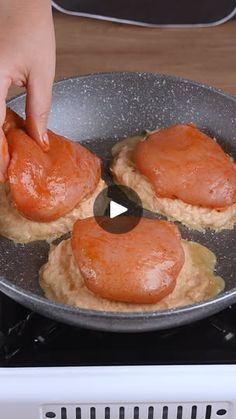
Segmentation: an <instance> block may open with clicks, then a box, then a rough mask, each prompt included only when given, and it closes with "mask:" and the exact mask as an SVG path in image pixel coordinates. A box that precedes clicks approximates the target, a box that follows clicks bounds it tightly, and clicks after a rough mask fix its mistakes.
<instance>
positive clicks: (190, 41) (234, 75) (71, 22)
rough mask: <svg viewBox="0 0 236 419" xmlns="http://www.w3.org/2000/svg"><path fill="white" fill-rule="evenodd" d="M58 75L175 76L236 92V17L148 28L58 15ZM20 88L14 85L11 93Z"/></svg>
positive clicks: (60, 76)
mask: <svg viewBox="0 0 236 419" xmlns="http://www.w3.org/2000/svg"><path fill="white" fill-rule="evenodd" d="M54 21H55V30H56V39H57V68H56V79H61V78H63V77H68V76H71V75H79V74H88V73H94V72H106V71H151V72H160V73H168V74H175V75H177V76H181V77H185V78H189V79H193V80H197V81H200V82H203V83H206V84H210V85H212V86H215V87H217V88H220V89H223V90H225V91H227V92H229V93H231V94H236V20H232V21H230V22H228V23H225V24H223V25H220V26H215V27H210V28H175V29H174V28H171V29H170V28H168V29H167V28H161V29H160V28H144V27H138V26H130V25H126V24H118V23H111V22H105V21H98V20H93V19H85V18H79V17H72V16H66V15H63V14H60V13H55V14H54ZM18 92H19V89H18V88H15V87H13V88H11V89H10V91H9V97H10V96H12V95H15V94H16V93H18Z"/></svg>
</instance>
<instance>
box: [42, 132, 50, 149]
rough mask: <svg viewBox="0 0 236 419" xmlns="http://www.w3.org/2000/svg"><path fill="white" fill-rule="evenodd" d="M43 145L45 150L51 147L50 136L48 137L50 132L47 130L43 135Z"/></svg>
mask: <svg viewBox="0 0 236 419" xmlns="http://www.w3.org/2000/svg"><path fill="white" fill-rule="evenodd" d="M42 145H43V149H44V150H45V151H47V150H48V149H49V138H48V134H47V133H46V132H45V133H44V134H43V136H42Z"/></svg>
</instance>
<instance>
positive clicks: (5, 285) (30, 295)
mask: <svg viewBox="0 0 236 419" xmlns="http://www.w3.org/2000/svg"><path fill="white" fill-rule="evenodd" d="M121 76H124V77H125V76H131V77H132V76H135V77H151V78H152V77H153V78H158V79H159V80H162V79H163V80H164V79H165V80H167V79H168V80H170V81H175V82H179V83H184V84H190V85H192V86H196V87H200V88H203V89H206V90H207V91H209V90H210V91H211V92H213V93H215V94H217V95H221V96H223V97H225V98H227V99H229V100H230V101H233V102H236V96H234V95H232V94H230V93H228V92H225V91H224V90H222V89H218V88H216V87H213V86H210V85H207V84H204V83H201V82H198V81H195V80H191V79H186V78H183V77H179V76H175V75H172V74H165V73H155V72H139V71H134V72H133V71H113V72H94V73H88V74H81V75H74V76H69V77H65V78H62V79H60V80H57V81H55V82H54V85H53V86H57V85H59V84H61V83H63V82H66V81H70V80H77V79H79V80H83V79H87V78H91V77H109V78H112V77H114V78H116V77H121ZM25 96H26V93H20V94H19V95H16V96H14V97H12V98H11V99H9V100H8V101H7V104H8V105H11V104H13V103H14V101H15V100H16V99H18V98H20V97H25ZM0 291H3V292H4V291H5V292H6V294H8V295H10V294H11V292H15V293H17V295H18V296H22V297H24V298H27V299H29V300H30V302H31V303H32V304H34V303H37V304H40V305H43V306H44V307H45V308H50V309H51V310H52V309H53V308H59V309H61V310H62V311H64V312H70V313H71V312H72V313H73V314H75V315H76V314H79V315H83V316H84V317H92V318H96V317H99V318H101V317H102V318H107V316H108V315H109V317H110V318H111V319H116V320H119V319H127V320H130V319H131V318H132V319H143V318H145V319H149V318H157V319H158V318H162V317H165V318H168V317H169V316H172V315H175V314H177V313H178V314H179V315H181V314H185V315H186V314H188V313H189V314H190V313H192V312H195V311H196V310H198V309H200V308H203V307H204V308H207V307H208V306H211V307H212V306H213V305H215V304H218V303H221V305H222V308H223V306H224V307H226V306H227V305H229V304H230V303H231V302H232V301H233V300H234V297H235V295H236V286H235V287H234V288H232V289H231V290H228V291H224V292H222V293H220V294H219V295H218V296H216V297H212V298H210V299H207V300H203V301H200V302H199V303H195V304H189V305H185V306H182V307H181V306H180V307H174V308H170V309H168V310H158V311H153V310H152V311H139V312H134V311H130V312H120V311H115V312H113V311H103V310H90V309H86V308H80V307H75V306H71V305H69V304H63V303H60V302H55V301H52V300H48V299H47V298H46V297H44V296H41V295H38V294H36V293H34V292H32V291H27V290H24V289H22V288H21V287H20V286H18V285H15V284H12V282H11V281H9V280H7V279H5V278H3V277H1V276H0Z"/></svg>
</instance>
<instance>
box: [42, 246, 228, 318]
mask: <svg viewBox="0 0 236 419" xmlns="http://www.w3.org/2000/svg"><path fill="white" fill-rule="evenodd" d="M182 244H183V248H184V252H185V263H184V266H183V268H182V270H181V272H180V274H179V277H178V279H177V284H176V287H175V289H174V291H173V292H172V293H171V294H169V295H168V296H167V297H165V298H163V300H161V301H160V302H158V303H156V304H130V303H120V302H114V301H109V300H106V299H104V298H101V297H99V296H97V295H95V294H93V293H92V292H91V291H89V290H88V289H87V287H86V286H85V284H84V281H83V279H82V276H81V274H80V271H79V268H78V267H77V264H76V262H75V258H74V255H73V253H72V248H71V241H70V239H68V240H63V241H62V242H61V243H60V244H59V245H58V246H57V247H52V249H51V251H50V253H49V259H48V262H47V263H46V264H45V265H44V266H43V267H42V268H41V270H40V274H39V276H40V285H41V287H42V289H43V291H44V293H45V295H46V297H47V298H49V299H50V300H54V301H58V302H61V303H64V304H70V305H72V306H76V307H80V308H87V309H92V310H102V311H116V312H121V311H122V312H126V311H129V312H134V311H155V310H163V309H169V308H172V307H178V306H184V305H188V304H193V303H196V302H198V301H202V300H205V299H208V298H210V297H212V296H214V295H216V294H218V293H219V292H220V291H222V289H223V288H224V281H223V279H222V278H220V277H219V276H215V275H214V267H215V262H216V258H215V255H214V254H213V253H212V252H211V251H209V250H208V249H207V248H206V247H204V246H202V245H200V244H197V243H194V242H188V241H185V240H183V241H182Z"/></svg>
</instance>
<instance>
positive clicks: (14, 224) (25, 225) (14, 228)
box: [0, 179, 106, 243]
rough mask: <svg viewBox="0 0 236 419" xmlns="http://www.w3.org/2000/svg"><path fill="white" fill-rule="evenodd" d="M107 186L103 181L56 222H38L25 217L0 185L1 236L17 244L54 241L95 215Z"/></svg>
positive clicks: (3, 186)
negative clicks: (98, 197)
mask: <svg viewBox="0 0 236 419" xmlns="http://www.w3.org/2000/svg"><path fill="white" fill-rule="evenodd" d="M105 186H106V184H105V182H104V181H103V180H102V179H101V180H100V181H99V183H98V185H97V188H96V189H95V191H94V192H93V194H92V195H91V196H90V197H89V198H87V199H84V200H83V201H82V202H81V203H80V204H78V205H77V206H76V207H75V208H74V209H73V210H72V211H70V212H69V213H68V214H66V215H65V216H63V217H60V218H58V219H57V220H55V221H51V222H48V223H42V222H36V221H31V220H28V219H27V218H25V217H23V216H22V215H21V214H20V213H19V212H18V211H17V209H16V208H15V207H14V204H13V203H12V201H11V196H10V192H9V190H8V188H7V186H5V185H3V184H1V185H0V234H1V235H2V236H5V237H7V238H9V239H12V240H14V241H15V242H17V243H29V242H31V241H34V240H54V239H56V238H57V237H61V236H62V235H63V234H65V233H67V232H69V231H71V230H72V227H73V224H74V222H75V221H76V220H77V219H79V218H81V219H82V218H87V217H91V216H92V215H93V204H94V200H95V198H96V197H97V195H98V194H99V192H101V190H102V189H104V188H105Z"/></svg>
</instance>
